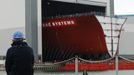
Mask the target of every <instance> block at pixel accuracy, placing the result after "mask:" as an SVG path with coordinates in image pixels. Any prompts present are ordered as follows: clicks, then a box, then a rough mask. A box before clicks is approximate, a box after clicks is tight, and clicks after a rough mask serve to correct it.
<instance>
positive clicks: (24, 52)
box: [5, 31, 34, 75]
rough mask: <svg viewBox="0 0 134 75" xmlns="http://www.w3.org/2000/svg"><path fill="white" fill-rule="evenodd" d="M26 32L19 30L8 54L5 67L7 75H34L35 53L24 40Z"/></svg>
mask: <svg viewBox="0 0 134 75" xmlns="http://www.w3.org/2000/svg"><path fill="white" fill-rule="evenodd" d="M24 40H25V38H24V34H23V33H22V32H20V31H17V32H15V33H14V34H13V42H12V44H11V47H10V48H9V49H8V51H7V54H6V62H5V68H6V72H7V75H33V73H34V70H33V65H34V54H33V50H32V48H31V47H29V46H28V44H27V43H26V42H25V41H24Z"/></svg>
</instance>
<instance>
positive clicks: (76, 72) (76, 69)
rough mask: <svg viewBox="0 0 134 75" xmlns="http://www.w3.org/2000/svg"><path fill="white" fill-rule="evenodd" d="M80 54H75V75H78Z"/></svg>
mask: <svg viewBox="0 0 134 75" xmlns="http://www.w3.org/2000/svg"><path fill="white" fill-rule="evenodd" d="M78 64H79V63H78V56H75V75H78Z"/></svg>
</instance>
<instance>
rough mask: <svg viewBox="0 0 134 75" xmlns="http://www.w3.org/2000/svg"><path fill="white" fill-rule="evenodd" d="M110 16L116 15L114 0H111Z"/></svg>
mask: <svg viewBox="0 0 134 75" xmlns="http://www.w3.org/2000/svg"><path fill="white" fill-rule="evenodd" d="M110 16H111V17H113V16H114V0H110Z"/></svg>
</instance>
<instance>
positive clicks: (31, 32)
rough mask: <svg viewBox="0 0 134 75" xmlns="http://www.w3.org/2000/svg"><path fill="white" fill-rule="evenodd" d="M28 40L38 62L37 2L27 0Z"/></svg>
mask: <svg viewBox="0 0 134 75" xmlns="http://www.w3.org/2000/svg"><path fill="white" fill-rule="evenodd" d="M25 17H26V19H25V20H26V21H25V22H26V26H25V27H26V39H27V42H28V44H29V46H31V47H32V48H33V50H34V56H35V62H37V61H38V33H37V32H38V30H37V29H38V23H37V21H38V19H37V0H25Z"/></svg>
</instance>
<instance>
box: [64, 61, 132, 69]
mask: <svg viewBox="0 0 134 75" xmlns="http://www.w3.org/2000/svg"><path fill="white" fill-rule="evenodd" d="M78 68H79V71H83V70H88V71H104V70H115V63H114V62H107V63H79V65H78ZM62 70H64V71H74V70H75V64H73V63H70V64H66V65H65V66H64V67H63V68H62ZM119 70H134V63H133V62H125V61H122V60H120V61H119Z"/></svg>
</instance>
